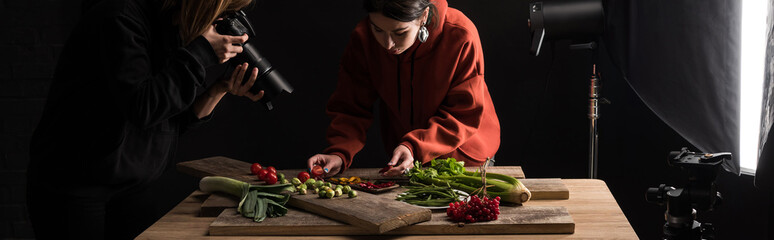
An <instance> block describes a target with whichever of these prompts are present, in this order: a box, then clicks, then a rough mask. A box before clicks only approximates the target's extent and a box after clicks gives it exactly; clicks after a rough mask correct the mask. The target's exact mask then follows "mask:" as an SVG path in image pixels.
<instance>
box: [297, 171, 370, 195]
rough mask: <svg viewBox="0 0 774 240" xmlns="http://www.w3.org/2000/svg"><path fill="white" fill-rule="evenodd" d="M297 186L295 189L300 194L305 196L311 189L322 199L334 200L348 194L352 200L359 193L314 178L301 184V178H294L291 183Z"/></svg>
mask: <svg viewBox="0 0 774 240" xmlns="http://www.w3.org/2000/svg"><path fill="white" fill-rule="evenodd" d="M299 175H300V174H299ZM291 182H292V183H293V185H294V186H295V189H296V190H297V191H298V193H299V194H302V195H305V194H307V193H308V192H309V191H310V190H309V189H311V191H312V193H316V194H318V195H319V196H320V198H333V197H338V196H342V195H344V194H347V195H348V196H349V197H350V198H355V197H357V192H356V191H355V190H352V187H350V186H344V185H333V184H331V183H330V182H325V181H324V180H322V179H320V180H314V179H313V178H309V179H307V180H306V181H305V182H301V179H299V178H293V180H292V181H291Z"/></svg>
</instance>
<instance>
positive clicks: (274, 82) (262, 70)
mask: <svg viewBox="0 0 774 240" xmlns="http://www.w3.org/2000/svg"><path fill="white" fill-rule="evenodd" d="M215 24H217V26H216V27H215V30H216V31H217V32H218V33H220V34H222V35H231V36H242V35H244V34H247V35H248V40H247V42H245V43H244V44H242V53H240V54H238V55H237V56H236V57H234V58H231V59H230V60H228V63H229V67H228V69H227V71H226V72H227V73H230V72H232V71H234V68H235V66H236V65H239V64H242V63H244V62H247V63H248V64H250V66H252V67H257V68H258V76H257V78H256V80H255V85H253V87H252V88H250V92H252V93H254V94H257V93H258V92H259V91H261V90H263V97H262V98H261V100H260V101H261V102H262V103H263V104H264V105H265V106H266V109H268V110H272V109H273V108H274V106H273V105H272V104H271V101H272V100H274V98H276V97H277V95H279V94H280V93H282V92H287V93H292V92H293V86H290V83H288V82H287V81H285V78H283V77H282V75H280V74H279V72H278V71H275V69H274V68H273V67H272V66H271V63H269V60H266V58H264V57H263V56H261V54H260V53H259V52H258V49H256V48H255V46H254V45H253V44H252V42H250V39H253V37H254V36H255V30H253V26H252V25H251V24H250V20H249V19H248V18H247V14H245V12H244V11H241V10H240V11H236V12H234V13H232V14H228V15H226V16H224V17H223V19H222V20H218V21H215ZM249 78H250V74H245V78H244V79H242V81H243V82H244V81H247V80H248V79H249Z"/></svg>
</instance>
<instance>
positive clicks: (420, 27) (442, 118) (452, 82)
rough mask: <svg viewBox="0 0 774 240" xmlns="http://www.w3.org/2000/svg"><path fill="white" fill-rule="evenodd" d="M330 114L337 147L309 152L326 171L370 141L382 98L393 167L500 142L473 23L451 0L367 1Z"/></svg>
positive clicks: (472, 160)
mask: <svg viewBox="0 0 774 240" xmlns="http://www.w3.org/2000/svg"><path fill="white" fill-rule="evenodd" d="M364 7H365V9H366V10H367V11H368V17H366V18H365V19H363V20H362V21H360V23H359V24H358V25H357V26H356V27H355V29H354V31H352V34H351V37H350V42H349V44H348V46H347V48H346V50H345V52H344V55H343V56H342V60H341V65H340V70H339V79H338V85H337V87H336V90H335V92H334V93H333V95H332V96H331V98H330V100H329V102H328V106H327V109H326V110H327V111H326V112H327V114H328V115H329V116H330V117H331V124H330V127H329V128H328V132H327V140H328V143H329V144H330V146H329V147H328V148H326V149H325V150H324V151H323V153H322V154H317V155H314V156H312V157H311V158H309V160H308V165H309V167H310V168H311V167H313V166H314V165H320V166H323V167H324V171H325V176H326V177H327V176H331V175H334V174H336V173H338V172H339V171H343V170H346V169H347V168H348V167H349V166H350V165H351V164H352V159H353V157H354V156H355V154H356V153H357V152H359V151H360V150H361V149H362V148H363V146H364V144H365V141H366V132H367V130H368V128H369V126H370V125H371V123H372V121H373V118H374V113H373V108H374V104H375V103H376V101H379V117H380V121H381V132H382V139H383V142H384V144H385V148H386V149H394V150H393V151H392V157H391V158H390V160H389V162H388V163H387V165H389V166H394V167H393V168H391V169H390V170H389V171H387V172H385V173H384V174H385V175H388V176H392V175H399V174H402V173H403V172H404V171H405V170H407V169H410V168H412V167H413V166H414V165H413V163H414V160H417V161H421V162H422V163H427V162H429V161H430V160H432V159H434V158H446V157H453V158H456V159H458V160H462V161H465V164H466V166H477V165H482V164H484V162H485V161H486V159H487V158H488V157H494V154H495V152H497V149H498V147H499V146H500V123H499V120H498V119H497V114H496V113H495V109H494V105H493V104H492V98H491V97H490V95H489V90H488V88H487V85H486V83H485V81H484V55H483V51H482V49H481V41H480V40H479V37H478V30H476V27H475V25H473V22H471V21H470V19H468V18H467V17H465V15H464V14H462V12H460V11H459V10H457V9H454V8H449V7H448V4H447V3H446V0H432V1H429V0H365V1H364Z"/></svg>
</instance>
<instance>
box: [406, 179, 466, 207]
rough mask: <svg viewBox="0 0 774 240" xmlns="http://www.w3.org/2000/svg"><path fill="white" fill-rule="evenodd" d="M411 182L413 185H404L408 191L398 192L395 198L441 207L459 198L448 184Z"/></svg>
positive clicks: (415, 203)
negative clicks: (440, 185)
mask: <svg viewBox="0 0 774 240" xmlns="http://www.w3.org/2000/svg"><path fill="white" fill-rule="evenodd" d="M411 184H412V185H413V186H406V187H405V188H407V189H408V191H406V192H405V193H402V194H399V195H398V197H397V198H395V200H399V201H404V202H407V203H410V204H414V205H419V206H427V207H441V206H446V205H449V204H450V203H452V202H456V201H459V198H460V195H459V194H458V193H457V192H455V191H454V189H452V188H451V187H450V186H449V185H446V187H439V186H435V185H425V184H421V183H411Z"/></svg>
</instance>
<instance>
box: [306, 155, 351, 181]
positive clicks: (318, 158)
mask: <svg viewBox="0 0 774 240" xmlns="http://www.w3.org/2000/svg"><path fill="white" fill-rule="evenodd" d="M343 163H344V161H343V160H341V157H339V156H337V155H333V154H317V155H314V156H312V157H310V158H309V160H308V161H307V165H308V166H309V169H312V167H314V166H315V165H319V166H322V167H323V176H322V177H323V178H327V177H330V176H333V175H336V173H339V171H341V165H342V164H343Z"/></svg>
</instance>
